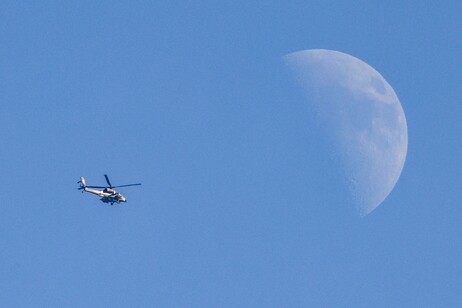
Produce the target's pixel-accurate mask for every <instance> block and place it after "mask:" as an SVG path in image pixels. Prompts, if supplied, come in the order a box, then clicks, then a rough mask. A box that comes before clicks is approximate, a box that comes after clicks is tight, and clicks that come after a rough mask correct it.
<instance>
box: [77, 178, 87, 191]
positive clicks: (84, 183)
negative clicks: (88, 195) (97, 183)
mask: <svg viewBox="0 0 462 308" xmlns="http://www.w3.org/2000/svg"><path fill="white" fill-rule="evenodd" d="M77 183H80V188H79V189H84V188H85V187H87V183H86V182H85V179H84V178H83V177H80V181H78V182H77Z"/></svg>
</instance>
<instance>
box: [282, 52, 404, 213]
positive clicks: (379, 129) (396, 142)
mask: <svg viewBox="0 0 462 308" xmlns="http://www.w3.org/2000/svg"><path fill="white" fill-rule="evenodd" d="M283 60H284V63H285V64H286V65H287V66H288V67H289V68H290V69H291V71H292V72H293V73H294V74H295V76H296V79H297V81H298V84H299V86H300V87H301V88H302V89H303V92H304V94H305V95H306V96H307V98H308V102H309V105H310V107H311V109H312V111H313V112H315V117H316V121H317V123H318V124H319V126H320V127H321V128H322V130H323V131H324V132H325V134H326V135H327V136H328V137H329V138H328V139H329V140H330V141H331V142H332V144H333V145H334V148H335V149H336V150H335V151H336V152H337V153H336V156H338V158H339V160H340V162H341V165H342V166H343V168H344V170H343V172H342V173H343V174H344V177H345V181H346V184H347V187H348V192H349V194H350V196H349V199H351V200H352V201H353V203H354V204H355V206H356V208H357V210H358V213H359V215H361V216H365V215H367V214H369V213H370V212H372V211H373V210H374V209H375V208H376V207H377V206H379V205H380V204H381V203H382V202H383V201H384V200H385V198H386V197H387V196H388V195H389V194H390V192H391V191H392V190H393V187H394V186H395V184H396V182H397V181H398V179H399V177H400V174H401V171H402V169H403V166H404V162H405V159H406V153H407V145H408V135H407V124H406V117H405V115H404V111H403V108H402V107H401V103H400V102H399V99H398V97H397V95H396V93H395V92H394V91H393V89H392V87H391V86H390V85H389V84H388V82H387V81H386V80H385V79H384V78H383V77H382V75H380V73H379V72H377V71H376V70H375V69H374V68H372V67H371V66H369V65H368V64H366V63H365V62H363V61H361V60H359V59H358V58H355V57H353V56H351V55H348V54H345V53H342V52H338V51H333V50H324V49H311V50H303V51H299V52H295V53H291V54H288V55H286V56H284V57H283Z"/></svg>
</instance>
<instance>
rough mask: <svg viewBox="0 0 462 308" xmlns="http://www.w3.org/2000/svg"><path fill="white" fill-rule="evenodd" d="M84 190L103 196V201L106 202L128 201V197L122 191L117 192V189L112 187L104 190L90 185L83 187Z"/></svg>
mask: <svg viewBox="0 0 462 308" xmlns="http://www.w3.org/2000/svg"><path fill="white" fill-rule="evenodd" d="M83 190H84V191H86V192H89V193H91V194H94V195H97V196H100V197H101V201H103V202H104V203H111V204H114V203H121V202H127V198H125V197H124V196H122V194H121V193H119V192H117V191H116V190H115V189H112V188H105V189H104V190H98V189H92V188H88V187H83Z"/></svg>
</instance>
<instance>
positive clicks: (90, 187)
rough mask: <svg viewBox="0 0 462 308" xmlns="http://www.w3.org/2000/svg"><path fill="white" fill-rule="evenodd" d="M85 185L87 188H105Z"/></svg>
mask: <svg viewBox="0 0 462 308" xmlns="http://www.w3.org/2000/svg"><path fill="white" fill-rule="evenodd" d="M85 187H88V188H107V187H106V186H88V185H87V186H85Z"/></svg>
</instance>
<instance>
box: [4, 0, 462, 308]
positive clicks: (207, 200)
mask: <svg viewBox="0 0 462 308" xmlns="http://www.w3.org/2000/svg"><path fill="white" fill-rule="evenodd" d="M194 2H197V1H194ZM197 3H199V2H197ZM425 3H427V4H425ZM461 11H462V5H461V2H460V1H438V2H430V1H371V0H367V1H290V2H287V1H261V2H253V1H222V2H221V3H220V4H218V2H217V1H201V2H200V4H191V3H190V2H188V1H163V2H160V1H118V2H117V3H114V2H112V1H107V2H105V1H99V2H98V3H95V1H73V2H72V1H68V2H63V1H22V2H19V1H3V2H2V4H1V5H0V157H1V160H0V199H1V201H0V247H1V252H0V289H1V292H0V306H3V307H272V306H274V307H456V306H459V305H461V303H462V293H461V292H460V291H461V289H460V287H461V285H462V278H461V277H462V276H461V272H462V262H461V257H462V223H461V221H462V207H461V202H460V200H461V197H462V196H461V191H462V187H461V183H462V163H461V158H462V145H461V143H462V141H461V139H462V138H461V133H462V124H461V119H462V107H461V100H462V94H461V93H462V91H461V78H460V70H461V68H462V63H461V55H462V39H461V38H462V18H460V17H461V15H460V12H461ZM310 48H325V49H333V50H338V51H341V52H345V53H348V54H351V55H353V56H355V57H358V58H360V59H361V60H363V61H365V62H367V63H368V64H370V65H371V66H373V67H374V68H375V69H377V70H378V71H379V72H380V73H381V74H382V75H383V76H384V77H385V79H386V80H387V81H388V82H389V83H390V84H391V86H392V87H393V88H394V90H395V91H396V93H397V95H398V97H399V98H400V101H401V104H402V105H403V108H404V111H405V113H406V117H407V123H408V129H409V148H408V156H407V161H406V164H405V166H404V170H403V173H402V175H401V178H400V180H399V181H398V183H397V185H396V187H395V189H394V190H393V191H392V193H391V194H390V196H389V197H388V198H387V199H386V200H385V202H384V203H383V204H382V205H381V206H380V207H378V208H377V209H376V210H375V211H374V212H373V213H372V214H371V215H369V216H367V217H366V218H363V219H359V218H357V217H352V216H349V215H348V214H347V213H346V211H345V208H344V207H342V202H343V195H342V194H341V193H338V194H336V193H335V192H333V190H332V186H331V185H333V184H332V183H333V182H335V178H333V176H332V173H331V172H330V171H329V170H330V169H329V166H328V164H326V161H325V160H323V155H324V154H323V153H322V152H321V151H320V150H318V149H320V148H321V147H320V145H322V142H323V140H319V138H318V136H317V135H316V134H315V133H313V130H312V124H311V123H310V121H309V119H310V115H308V114H306V112H305V111H306V109H305V108H303V104H302V102H301V101H299V100H298V98H299V96H298V94H296V93H295V91H293V90H294V87H293V84H292V81H291V80H290V79H289V78H288V76H287V72H286V69H285V68H284V67H283V65H282V63H281V57H282V56H283V55H285V54H287V53H289V52H294V51H298V50H302V49H310ZM105 173H107V174H109V176H110V177H111V180H112V181H113V182H114V184H125V183H131V182H142V183H143V186H140V187H133V188H126V189H121V190H120V191H121V192H122V193H123V194H124V195H125V196H126V197H127V198H128V201H129V202H128V203H127V204H123V205H119V206H114V207H111V206H108V205H105V204H103V203H101V202H100V201H99V200H98V198H97V197H96V196H93V195H89V194H80V192H78V191H77V190H76V188H77V187H78V185H77V184H76V182H77V181H78V179H79V177H80V176H85V177H86V178H87V181H88V182H89V183H90V184H91V185H102V184H104V178H103V174H105Z"/></svg>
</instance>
